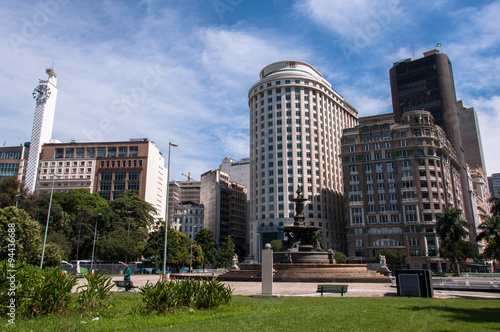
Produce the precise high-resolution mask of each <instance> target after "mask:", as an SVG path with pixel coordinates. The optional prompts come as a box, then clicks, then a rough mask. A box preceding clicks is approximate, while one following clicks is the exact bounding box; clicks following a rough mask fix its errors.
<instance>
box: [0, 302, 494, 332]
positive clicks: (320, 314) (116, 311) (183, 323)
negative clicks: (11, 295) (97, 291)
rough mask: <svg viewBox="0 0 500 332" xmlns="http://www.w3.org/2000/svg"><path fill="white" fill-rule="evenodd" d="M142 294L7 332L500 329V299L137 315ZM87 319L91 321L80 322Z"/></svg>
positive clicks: (263, 305) (21, 323)
mask: <svg viewBox="0 0 500 332" xmlns="http://www.w3.org/2000/svg"><path fill="white" fill-rule="evenodd" d="M140 303H141V301H140V294H138V293H114V294H113V298H112V307H111V308H110V310H109V311H108V312H106V313H103V314H101V315H100V316H99V320H98V321H94V322H92V321H91V319H92V318H93V317H80V316H78V315H73V316H62V317H61V316H55V317H45V318H41V319H31V320H23V319H20V318H17V319H16V325H15V326H12V325H10V326H8V327H6V323H7V321H6V320H5V319H4V318H3V319H1V320H0V322H1V326H0V330H4V329H6V330H7V331H30V330H31V331H76V330H81V331H163V330H166V329H170V328H171V330H172V331H191V332H195V331H196V332H197V331H245V330H247V331H300V330H306V329H307V330H306V331H308V332H313V331H332V330H342V331H491V330H500V301H499V300H482V299H481V300H477V299H424V298H399V297H386V298H352V297H350V298H342V297H323V298H321V297H311V298H308V297H282V298H275V299H255V298H251V297H244V296H234V297H233V301H232V303H231V304H230V305H227V306H224V307H222V308H220V309H218V310H213V311H208V310H188V309H184V310H180V311H178V312H176V313H175V314H169V315H164V316H156V315H143V314H140V313H139V310H138V308H139V306H140ZM82 321H86V322H87V323H86V324H85V323H82Z"/></svg>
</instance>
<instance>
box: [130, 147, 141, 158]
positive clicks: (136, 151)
mask: <svg viewBox="0 0 500 332" xmlns="http://www.w3.org/2000/svg"><path fill="white" fill-rule="evenodd" d="M138 154H139V147H138V146H131V147H129V149H128V156H129V157H137V156H138Z"/></svg>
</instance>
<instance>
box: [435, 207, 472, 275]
mask: <svg viewBox="0 0 500 332" xmlns="http://www.w3.org/2000/svg"><path fill="white" fill-rule="evenodd" d="M467 226H468V225H467V222H466V221H465V220H463V219H462V210H460V209H457V208H455V207H447V208H445V209H444V211H443V213H442V214H440V215H438V218H437V223H436V229H437V234H438V235H439V238H440V239H441V243H443V242H444V243H446V241H449V243H450V247H451V260H452V262H453V263H455V271H456V272H455V273H456V274H457V275H460V265H459V264H458V262H459V260H458V254H457V243H458V242H460V241H462V240H464V238H465V237H466V236H467V234H468V231H467Z"/></svg>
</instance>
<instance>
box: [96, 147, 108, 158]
mask: <svg viewBox="0 0 500 332" xmlns="http://www.w3.org/2000/svg"><path fill="white" fill-rule="evenodd" d="M103 157H106V148H105V147H98V148H97V158H103Z"/></svg>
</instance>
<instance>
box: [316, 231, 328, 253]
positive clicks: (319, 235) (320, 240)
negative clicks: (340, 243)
mask: <svg viewBox="0 0 500 332" xmlns="http://www.w3.org/2000/svg"><path fill="white" fill-rule="evenodd" d="M313 241H314V242H313V243H316V241H317V242H318V243H319V246H320V247H321V250H323V251H326V243H325V239H323V232H321V231H317V232H315V233H314V235H313Z"/></svg>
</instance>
